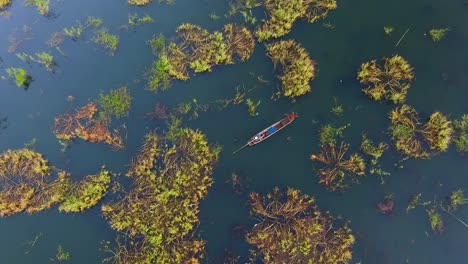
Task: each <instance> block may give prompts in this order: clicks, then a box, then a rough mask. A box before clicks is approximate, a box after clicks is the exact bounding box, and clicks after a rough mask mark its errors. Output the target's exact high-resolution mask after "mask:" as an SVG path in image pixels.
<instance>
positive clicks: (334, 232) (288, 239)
mask: <svg viewBox="0 0 468 264" xmlns="http://www.w3.org/2000/svg"><path fill="white" fill-rule="evenodd" d="M250 202H251V214H252V215H253V216H254V217H255V218H256V219H259V221H260V222H259V223H257V224H256V225H255V226H253V227H252V229H251V230H249V231H248V232H247V235H246V240H247V243H249V244H251V245H253V246H255V248H256V249H257V251H258V252H259V253H260V254H259V255H260V257H261V259H262V262H263V263H271V264H273V263H318V264H325V263H326V264H339V263H350V261H351V259H352V251H351V250H352V247H353V245H354V243H355V237H354V235H353V234H352V231H351V229H349V228H348V227H347V226H343V227H336V226H335V224H334V219H333V218H332V216H331V215H330V214H329V213H328V212H321V211H320V210H319V208H318V207H317V205H316V203H315V200H314V198H312V197H309V196H308V195H305V194H301V193H300V191H298V190H295V189H288V190H287V192H286V193H282V192H281V191H280V189H279V188H275V189H274V190H273V193H271V194H268V195H266V196H264V197H261V196H260V195H259V194H258V193H251V194H250ZM252 263H254V262H252Z"/></svg>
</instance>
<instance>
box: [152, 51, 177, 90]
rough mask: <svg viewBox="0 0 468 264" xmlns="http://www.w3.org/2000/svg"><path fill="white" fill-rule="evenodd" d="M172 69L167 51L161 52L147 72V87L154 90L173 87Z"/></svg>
mask: <svg viewBox="0 0 468 264" xmlns="http://www.w3.org/2000/svg"><path fill="white" fill-rule="evenodd" d="M171 71H173V70H172V66H171V63H170V61H169V58H168V57H167V54H166V52H165V51H163V52H162V53H161V54H159V58H158V59H157V60H156V61H154V62H153V65H151V68H150V70H149V72H148V73H147V77H146V79H147V83H146V89H148V90H149V91H152V92H156V91H158V90H162V91H166V90H167V89H169V87H171V76H170V74H169V73H170V72H171Z"/></svg>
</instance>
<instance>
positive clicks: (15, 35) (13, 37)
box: [8, 25, 33, 53]
mask: <svg viewBox="0 0 468 264" xmlns="http://www.w3.org/2000/svg"><path fill="white" fill-rule="evenodd" d="M32 38H33V34H32V28H31V27H30V26H28V25H23V27H22V28H21V30H18V29H17V28H15V29H14V30H13V32H12V33H11V34H10V35H9V36H8V42H9V46H8V53H13V52H16V50H18V49H19V48H21V47H22V45H23V44H24V42H26V41H28V40H30V39H32Z"/></svg>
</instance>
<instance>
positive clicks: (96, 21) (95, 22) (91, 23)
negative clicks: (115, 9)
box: [86, 16, 104, 28]
mask: <svg viewBox="0 0 468 264" xmlns="http://www.w3.org/2000/svg"><path fill="white" fill-rule="evenodd" d="M103 24H104V21H103V20H102V18H98V17H93V16H89V17H88V18H87V19H86V26H87V27H93V28H100V27H102V25H103Z"/></svg>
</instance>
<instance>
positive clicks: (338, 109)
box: [330, 97, 344, 116]
mask: <svg viewBox="0 0 468 264" xmlns="http://www.w3.org/2000/svg"><path fill="white" fill-rule="evenodd" d="M333 101H334V102H335V104H334V105H333V106H332V108H331V110H330V113H332V114H334V115H336V116H341V115H342V114H343V112H344V108H343V105H342V104H338V100H337V99H336V97H333Z"/></svg>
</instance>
